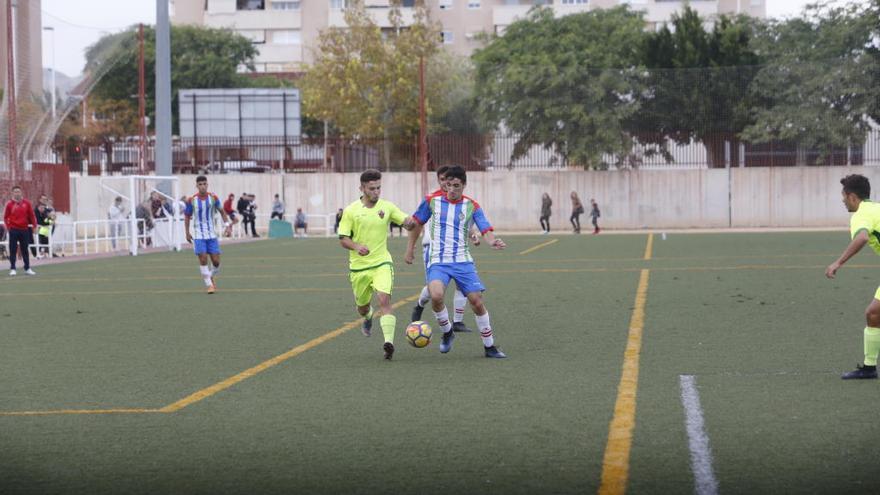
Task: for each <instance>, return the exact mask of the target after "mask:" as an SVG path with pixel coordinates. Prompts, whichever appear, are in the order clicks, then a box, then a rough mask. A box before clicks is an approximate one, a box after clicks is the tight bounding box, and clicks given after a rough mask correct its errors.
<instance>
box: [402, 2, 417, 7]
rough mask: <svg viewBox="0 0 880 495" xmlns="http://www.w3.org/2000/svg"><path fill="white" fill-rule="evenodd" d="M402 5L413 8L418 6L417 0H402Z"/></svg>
mask: <svg viewBox="0 0 880 495" xmlns="http://www.w3.org/2000/svg"><path fill="white" fill-rule="evenodd" d="M400 6H401V7H404V8H413V7H415V6H416V0H401V2H400Z"/></svg>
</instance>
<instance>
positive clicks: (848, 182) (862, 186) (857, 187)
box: [840, 174, 871, 199]
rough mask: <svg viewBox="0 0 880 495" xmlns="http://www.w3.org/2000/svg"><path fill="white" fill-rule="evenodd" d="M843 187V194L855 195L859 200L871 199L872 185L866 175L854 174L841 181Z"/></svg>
mask: <svg viewBox="0 0 880 495" xmlns="http://www.w3.org/2000/svg"><path fill="white" fill-rule="evenodd" d="M840 183H841V184H842V185H843V192H845V193H847V194H848V193H853V194H855V195H856V196H858V197H859V199H868V198H870V197H871V183H870V182H868V178H867V177H865V176H864V175H859V174H852V175H847V176H846V177H844V178H842V179H840Z"/></svg>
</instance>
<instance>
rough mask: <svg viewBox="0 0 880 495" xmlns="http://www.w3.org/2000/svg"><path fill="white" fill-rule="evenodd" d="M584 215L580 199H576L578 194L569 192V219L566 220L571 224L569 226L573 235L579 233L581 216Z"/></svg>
mask: <svg viewBox="0 0 880 495" xmlns="http://www.w3.org/2000/svg"><path fill="white" fill-rule="evenodd" d="M583 214H584V204H583V203H581V198H579V197H578V193H576V192H574V191H572V192H571V218H569V219H568V220H569V221H570V222H571V226H572V227H573V229H574V233H575V234H580V233H581V215H583Z"/></svg>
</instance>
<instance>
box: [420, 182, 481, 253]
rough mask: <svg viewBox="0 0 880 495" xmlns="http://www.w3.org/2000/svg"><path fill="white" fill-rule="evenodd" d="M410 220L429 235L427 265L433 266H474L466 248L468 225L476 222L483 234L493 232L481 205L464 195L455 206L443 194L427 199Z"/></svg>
mask: <svg viewBox="0 0 880 495" xmlns="http://www.w3.org/2000/svg"><path fill="white" fill-rule="evenodd" d="M413 218H415V219H416V220H417V221H418V222H419V223H421V224H422V225H424V226H425V230H426V231H427V233H430V238H431V243H430V244H429V245H428V266H431V265H433V264H435V263H473V261H474V259H473V257H471V253H470V250H469V249H468V232H469V231H470V226H471V224H472V223H475V224H476V225H477V228H478V229H480V232H481V233H483V234H485V233H486V232H489V231H490V230H493V229H492V225H491V224H490V223H489V220H487V219H486V215H485V214H483V209H482V208H480V205H479V204H477V202H476V201H474V200H473V199H471V198H469V197H467V196H463V197H462V198H461V199H460V200H458V201H456V202H454V203H453V202H451V201H449V200H448V199H447V198H446V195H445V194H443V195H431V196H428V197H427V198H425V200H424V201H422V204H420V205H419V208H418V209H417V210H416V212H415V213H414V214H413Z"/></svg>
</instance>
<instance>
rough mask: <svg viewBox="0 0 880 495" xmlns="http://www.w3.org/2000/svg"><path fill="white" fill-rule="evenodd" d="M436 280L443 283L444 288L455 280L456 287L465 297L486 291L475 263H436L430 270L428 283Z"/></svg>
mask: <svg viewBox="0 0 880 495" xmlns="http://www.w3.org/2000/svg"><path fill="white" fill-rule="evenodd" d="M434 280H439V281H440V282H443V286H444V287H445V286H447V285H449V281H450V280H455V285H456V286H457V287H458V290H460V291H461V293H462V294H464V295H468V294H470V293H471V292H483V291H485V290H486V288H485V287H484V286H483V282H482V281H480V276H479V275H477V267H476V266H474V264H473V263H435V264H433V265H431V266H430V267H429V268H428V282H429V283H430V282H433V281H434Z"/></svg>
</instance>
